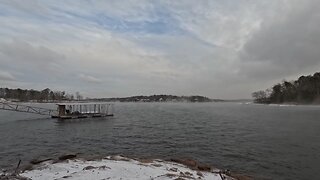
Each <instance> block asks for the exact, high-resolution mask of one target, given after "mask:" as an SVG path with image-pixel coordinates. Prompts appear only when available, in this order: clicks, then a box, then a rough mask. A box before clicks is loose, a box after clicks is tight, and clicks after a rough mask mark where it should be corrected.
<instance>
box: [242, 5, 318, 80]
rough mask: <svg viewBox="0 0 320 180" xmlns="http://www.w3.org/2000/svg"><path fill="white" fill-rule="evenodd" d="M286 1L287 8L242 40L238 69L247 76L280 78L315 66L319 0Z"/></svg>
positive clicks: (305, 71)
mask: <svg viewBox="0 0 320 180" xmlns="http://www.w3.org/2000/svg"><path fill="white" fill-rule="evenodd" d="M288 3H289V4H290V5H291V6H290V8H288V9H287V11H285V12H283V13H281V14H279V16H278V18H276V19H274V20H272V21H269V22H266V23H265V24H263V25H262V26H261V28H260V30H259V31H257V32H255V33H254V34H253V35H252V37H251V39H250V40H249V41H248V42H247V43H246V44H245V47H244V50H243V51H244V54H243V56H242V59H243V60H244V63H243V64H242V68H243V70H242V71H243V72H244V73H248V75H249V76H254V77H257V78H264V79H265V78H266V77H268V78H269V79H272V78H275V79H279V78H282V79H283V78H285V77H290V76H294V75H296V76H298V75H300V74H303V73H312V71H313V70H316V69H318V68H315V67H319V65H320V51H319V47H320V29H319V27H320V13H319V11H318V7H319V6H320V2H319V1H315V0H309V1H303V2H302V1H288ZM289 4H287V6H289Z"/></svg>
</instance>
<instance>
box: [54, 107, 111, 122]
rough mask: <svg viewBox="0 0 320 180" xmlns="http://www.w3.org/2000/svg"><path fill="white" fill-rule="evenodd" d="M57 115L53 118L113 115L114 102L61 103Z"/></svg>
mask: <svg viewBox="0 0 320 180" xmlns="http://www.w3.org/2000/svg"><path fill="white" fill-rule="evenodd" d="M57 106H58V107H57V112H58V113H57V115H53V116H51V117H52V118H59V119H81V118H95V117H107V116H113V110H114V107H113V104H108V103H59V104H57Z"/></svg>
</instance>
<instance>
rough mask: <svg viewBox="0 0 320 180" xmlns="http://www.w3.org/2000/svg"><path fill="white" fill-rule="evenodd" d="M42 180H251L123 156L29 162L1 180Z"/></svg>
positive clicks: (185, 162)
mask: <svg viewBox="0 0 320 180" xmlns="http://www.w3.org/2000/svg"><path fill="white" fill-rule="evenodd" d="M9 179H10V180H11V179H15V180H30V179H32V180H41V179H48V180H49V179H154V180H156V179H168V180H169V179H176V180H184V179H210V180H221V179H222V180H251V179H253V178H251V177H248V176H244V175H239V174H235V173H232V172H230V171H222V170H220V169H217V168H214V167H212V166H208V165H205V164H201V163H199V162H197V161H195V160H192V159H168V160H161V159H138V158H128V157H124V156H120V155H117V156H107V157H103V158H94V159H92V158H81V157H77V155H76V154H67V155H63V156H60V157H58V158H44V159H35V160H32V161H30V164H29V165H24V166H22V167H17V168H16V169H15V170H13V171H11V172H9V171H7V172H3V173H2V175H0V180H9Z"/></svg>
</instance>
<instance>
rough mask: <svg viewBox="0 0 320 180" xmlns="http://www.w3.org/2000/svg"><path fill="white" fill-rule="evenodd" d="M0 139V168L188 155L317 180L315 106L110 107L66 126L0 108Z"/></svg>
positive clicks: (319, 137) (264, 175) (319, 130)
mask: <svg viewBox="0 0 320 180" xmlns="http://www.w3.org/2000/svg"><path fill="white" fill-rule="evenodd" d="M38 106H46V107H50V106H52V108H53V105H48V104H40V105H39V104H38ZM0 138H1V139H0V168H12V167H15V166H16V164H17V162H18V161H19V159H22V162H28V161H30V160H31V159H34V158H37V157H41V156H42V157H43V156H47V157H55V156H57V155H61V154H64V153H70V152H77V153H82V154H83V155H113V154H123V155H127V156H135V157H157V158H164V159H165V158H171V157H187V158H193V159H196V160H198V161H200V162H203V163H208V164H210V165H213V166H215V167H218V168H222V169H231V170H232V171H235V172H240V173H245V174H249V175H253V176H254V177H256V178H257V179H319V178H320V171H319V169H320V154H319V153H320V107H318V106H267V105H253V104H252V105H246V104H240V103H116V105H115V117H113V118H106V119H82V120H76V121H65V122H59V121H57V120H56V119H50V118H47V117H43V116H38V115H33V114H25V113H17V112H9V111H0Z"/></svg>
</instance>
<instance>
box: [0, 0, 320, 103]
mask: <svg viewBox="0 0 320 180" xmlns="http://www.w3.org/2000/svg"><path fill="white" fill-rule="evenodd" d="M319 7H320V1H319V0H183V1H173V0H149V1H147V0H123V1H122V0H121V1H120V0H112V1H111V0H105V1H100V0H99V1H98V0H97V1H93V0H92V1H91V0H77V1H74V0H45V1H39V0H0V26H1V27H0V83H1V84H0V86H1V87H11V88H16V87H20V88H28V89H29V88H33V89H38V90H41V89H44V88H46V87H49V88H50V89H54V90H66V91H67V92H69V93H74V92H76V91H79V92H80V93H81V94H83V95H84V96H88V97H114V96H131V95H152V94H175V95H204V96H208V97H210V98H226V99H233V98H249V97H250V96H251V93H252V92H253V91H256V90H261V89H266V88H268V87H271V86H272V85H273V84H274V83H277V82H281V81H282V80H283V79H287V80H294V79H296V78H298V77H299V76H300V75H308V74H313V73H314V72H316V71H319V70H320V68H319V67H320V11H319Z"/></svg>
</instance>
